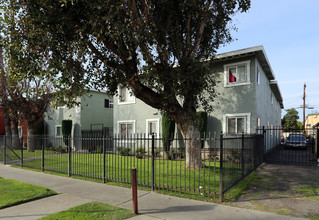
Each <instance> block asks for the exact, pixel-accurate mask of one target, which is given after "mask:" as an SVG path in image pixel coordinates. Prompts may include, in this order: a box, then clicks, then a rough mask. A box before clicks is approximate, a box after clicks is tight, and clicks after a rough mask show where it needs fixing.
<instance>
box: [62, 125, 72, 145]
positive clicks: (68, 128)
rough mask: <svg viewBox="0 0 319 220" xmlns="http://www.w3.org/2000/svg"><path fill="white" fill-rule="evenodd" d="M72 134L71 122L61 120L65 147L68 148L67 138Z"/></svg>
mask: <svg viewBox="0 0 319 220" xmlns="http://www.w3.org/2000/svg"><path fill="white" fill-rule="evenodd" d="M71 132H72V120H62V135H63V140H64V143H65V145H66V146H69V137H70V136H71Z"/></svg>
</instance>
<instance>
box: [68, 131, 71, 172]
mask: <svg viewBox="0 0 319 220" xmlns="http://www.w3.org/2000/svg"><path fill="white" fill-rule="evenodd" d="M67 139H68V140H69V141H68V153H69V160H68V176H69V177H70V176H71V144H70V142H71V138H70V136H69V137H67Z"/></svg>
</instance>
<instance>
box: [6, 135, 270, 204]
mask: <svg viewBox="0 0 319 220" xmlns="http://www.w3.org/2000/svg"><path fill="white" fill-rule="evenodd" d="M187 141H190V139H184V138H182V137H180V136H178V135H175V137H174V138H172V139H171V144H170V145H169V149H167V147H164V145H163V138H161V137H160V136H156V135H154V134H153V135H148V134H142V135H132V136H130V137H129V138H122V137H120V136H113V137H106V136H102V135H98V134H95V135H89V134H87V135H83V136H81V137H72V138H63V137H58V138H57V137H47V136H36V137H32V140H31V138H30V137H24V138H23V139H21V141H20V143H21V144H20V145H21V147H20V149H12V148H11V147H10V146H8V145H6V144H5V143H6V138H5V136H1V137H0V156H1V158H2V161H3V163H5V164H17V165H20V166H24V167H31V168H36V169H41V170H42V171H53V172H58V173H63V174H67V175H68V176H74V175H76V176H84V177H87V178H94V179H100V180H102V181H103V182H104V183H105V182H120V183H127V184H130V183H131V169H132V168H136V169H137V172H138V175H137V176H138V179H137V181H138V184H139V185H140V186H144V187H149V188H151V189H152V190H165V191H170V192H173V193H183V194H190V195H199V196H204V197H209V198H216V199H218V198H219V199H220V200H222V198H223V195H224V194H225V193H226V192H227V191H228V190H229V189H230V188H231V187H232V186H234V185H235V184H236V183H238V182H239V181H240V180H241V179H243V178H244V177H245V176H247V175H248V174H249V173H250V172H252V171H253V170H254V169H256V168H257V167H258V166H259V165H260V164H261V163H262V162H263V156H264V139H263V135H244V134H242V135H237V136H229V135H216V134H214V135H211V134H210V135H207V136H205V137H204V138H202V139H201V142H202V143H203V144H202V145H203V146H205V147H204V148H202V149H200V148H199V149H198V150H199V151H200V155H201V161H202V165H201V166H200V168H198V169H194V168H186V167H185V164H186V162H185V146H186V143H187ZM22 143H23V144H22ZM30 143H31V144H33V145H34V148H35V150H34V152H28V151H27V150H26V149H24V148H22V145H23V146H25V145H26V144H30ZM10 155H17V156H18V157H14V158H13V157H12V156H10Z"/></svg>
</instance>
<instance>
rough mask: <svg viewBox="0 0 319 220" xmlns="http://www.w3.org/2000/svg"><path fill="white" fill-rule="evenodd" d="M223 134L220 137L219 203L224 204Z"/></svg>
mask: <svg viewBox="0 0 319 220" xmlns="http://www.w3.org/2000/svg"><path fill="white" fill-rule="evenodd" d="M223 142H224V141H223V134H221V135H220V149H219V151H220V153H219V154H220V165H219V175H220V178H219V202H220V203H222V202H223Z"/></svg>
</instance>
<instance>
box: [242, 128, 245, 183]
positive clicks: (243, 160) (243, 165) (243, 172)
mask: <svg viewBox="0 0 319 220" xmlns="http://www.w3.org/2000/svg"><path fill="white" fill-rule="evenodd" d="M244 142H245V136H244V132H243V133H242V136H241V175H242V177H244V176H245V157H244V146H245V143H244Z"/></svg>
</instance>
